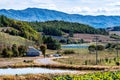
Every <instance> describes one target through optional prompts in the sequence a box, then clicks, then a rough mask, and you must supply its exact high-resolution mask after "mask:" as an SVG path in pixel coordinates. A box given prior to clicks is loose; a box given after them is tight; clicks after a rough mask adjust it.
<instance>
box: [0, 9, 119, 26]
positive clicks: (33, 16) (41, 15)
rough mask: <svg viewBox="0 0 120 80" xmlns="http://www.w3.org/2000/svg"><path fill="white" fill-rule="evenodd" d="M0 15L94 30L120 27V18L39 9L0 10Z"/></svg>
mask: <svg viewBox="0 0 120 80" xmlns="http://www.w3.org/2000/svg"><path fill="white" fill-rule="evenodd" d="M0 15H5V16H7V17H9V18H13V19H16V20H22V21H29V22H31V21H50V20H63V21H69V22H78V23H83V24H88V25H90V26H93V27H95V28H106V27H112V26H119V25H120V16H104V15H100V16H91V15H79V14H67V13H64V12H60V11H55V10H48V9H40V8H27V9H24V10H13V9H10V10H6V9H1V10H0Z"/></svg>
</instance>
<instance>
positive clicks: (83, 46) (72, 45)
mask: <svg viewBox="0 0 120 80" xmlns="http://www.w3.org/2000/svg"><path fill="white" fill-rule="evenodd" d="M61 48H88V46H87V45H80V44H68V45H62V46H61Z"/></svg>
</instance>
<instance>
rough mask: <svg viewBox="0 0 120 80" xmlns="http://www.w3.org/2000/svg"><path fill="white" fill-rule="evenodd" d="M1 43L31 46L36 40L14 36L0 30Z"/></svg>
mask: <svg viewBox="0 0 120 80" xmlns="http://www.w3.org/2000/svg"><path fill="white" fill-rule="evenodd" d="M1 44H4V45H9V46H10V45H12V44H16V45H26V46H30V45H33V44H34V42H33V41H30V40H28V39H25V38H22V37H20V36H12V35H9V34H7V33H3V32H0V45H1Z"/></svg>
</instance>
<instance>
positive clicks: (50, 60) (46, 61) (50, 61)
mask: <svg viewBox="0 0 120 80" xmlns="http://www.w3.org/2000/svg"><path fill="white" fill-rule="evenodd" d="M56 58H62V57H52V58H41V59H36V60H35V62H36V63H40V64H60V63H59V62H55V61H53V59H56Z"/></svg>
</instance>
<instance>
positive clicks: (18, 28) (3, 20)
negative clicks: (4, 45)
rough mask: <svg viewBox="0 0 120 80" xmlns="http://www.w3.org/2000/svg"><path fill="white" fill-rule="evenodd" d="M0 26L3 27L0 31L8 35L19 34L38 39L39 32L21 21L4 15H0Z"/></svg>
mask: <svg viewBox="0 0 120 80" xmlns="http://www.w3.org/2000/svg"><path fill="white" fill-rule="evenodd" d="M0 27H1V28H3V30H2V32H5V33H8V34H10V35H14V36H21V37H23V38H26V39H29V40H32V41H36V42H37V41H39V40H40V34H39V33H38V32H37V31H35V30H33V29H32V28H31V26H30V25H28V24H27V23H26V22H23V21H17V20H13V19H9V18H7V17H5V16H0Z"/></svg>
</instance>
